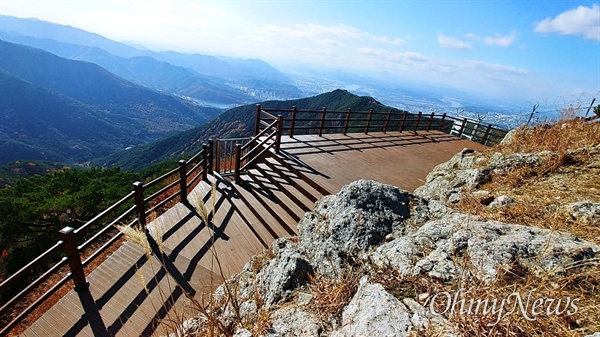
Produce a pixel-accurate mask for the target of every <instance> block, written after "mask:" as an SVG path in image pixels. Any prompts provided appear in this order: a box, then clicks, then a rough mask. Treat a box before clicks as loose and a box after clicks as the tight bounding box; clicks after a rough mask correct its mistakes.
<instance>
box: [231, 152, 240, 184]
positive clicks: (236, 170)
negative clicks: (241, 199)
mask: <svg viewBox="0 0 600 337" xmlns="http://www.w3.org/2000/svg"><path fill="white" fill-rule="evenodd" d="M241 158H242V145H241V144H235V161H234V163H233V164H234V176H235V183H236V184H238V185H239V184H240V182H241V180H240V167H241Z"/></svg>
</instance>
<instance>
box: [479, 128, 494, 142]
mask: <svg viewBox="0 0 600 337" xmlns="http://www.w3.org/2000/svg"><path fill="white" fill-rule="evenodd" d="M490 131H492V124H488V126H487V129H485V134H484V135H483V139H482V140H481V144H483V145H486V144H485V143H487V141H488V137H489V136H490Z"/></svg>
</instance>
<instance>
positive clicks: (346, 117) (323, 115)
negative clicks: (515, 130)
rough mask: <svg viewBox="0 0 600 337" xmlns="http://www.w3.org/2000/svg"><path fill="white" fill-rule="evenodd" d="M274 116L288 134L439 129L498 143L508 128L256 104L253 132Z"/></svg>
mask: <svg viewBox="0 0 600 337" xmlns="http://www.w3.org/2000/svg"><path fill="white" fill-rule="evenodd" d="M275 115H277V116H281V117H282V119H281V120H282V126H281V130H282V133H283V134H287V135H288V136H290V137H293V136H294V135H298V134H317V135H319V136H321V135H322V134H323V133H341V134H344V135H345V134H347V133H357V132H362V133H365V134H368V133H369V132H383V133H387V132H391V131H399V132H402V131H413V132H417V131H433V130H436V131H441V132H444V133H448V134H454V135H456V136H458V137H460V138H464V139H470V140H473V141H475V142H478V143H481V144H484V145H488V146H490V145H495V144H498V143H499V142H500V141H501V140H502V139H503V138H504V135H506V133H507V132H508V131H507V130H504V129H501V128H498V127H495V126H493V125H492V124H481V123H478V122H476V121H473V120H468V119H466V118H462V119H460V118H456V117H452V116H448V115H447V114H445V113H444V114H441V115H440V114H434V113H430V114H423V113H421V112H419V113H416V114H413V113H409V112H406V111H393V110H389V111H385V112H383V111H374V110H369V111H353V110H351V109H348V110H345V111H330V110H327V108H323V109H321V110H300V109H298V108H296V107H292V108H291V109H267V108H262V107H261V106H260V105H257V108H256V122H255V126H254V130H255V131H254V135H257V134H258V132H259V131H260V130H261V126H263V125H265V123H266V121H269V120H273V119H274V118H275Z"/></svg>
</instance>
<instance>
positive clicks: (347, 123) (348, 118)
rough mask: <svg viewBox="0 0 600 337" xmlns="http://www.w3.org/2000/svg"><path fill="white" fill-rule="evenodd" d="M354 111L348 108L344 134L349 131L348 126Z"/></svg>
mask: <svg viewBox="0 0 600 337" xmlns="http://www.w3.org/2000/svg"><path fill="white" fill-rule="evenodd" d="M351 113H352V109H348V112H347V113H346V121H344V136H345V135H346V134H347V133H348V126H349V125H350V114H351Z"/></svg>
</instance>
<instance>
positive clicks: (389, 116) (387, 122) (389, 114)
mask: <svg viewBox="0 0 600 337" xmlns="http://www.w3.org/2000/svg"><path fill="white" fill-rule="evenodd" d="M391 117H392V110H390V111H388V114H387V116H386V117H385V122H384V123H383V133H387V129H388V125H389V124H390V118H391Z"/></svg>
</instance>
